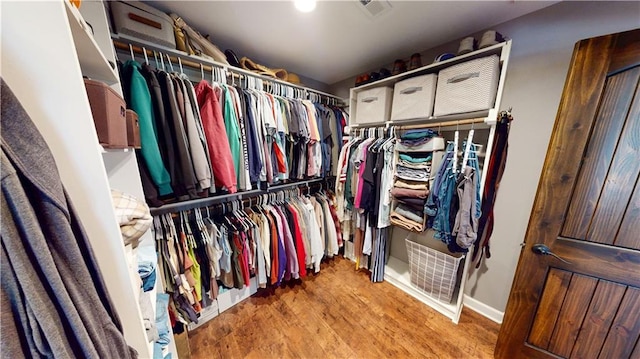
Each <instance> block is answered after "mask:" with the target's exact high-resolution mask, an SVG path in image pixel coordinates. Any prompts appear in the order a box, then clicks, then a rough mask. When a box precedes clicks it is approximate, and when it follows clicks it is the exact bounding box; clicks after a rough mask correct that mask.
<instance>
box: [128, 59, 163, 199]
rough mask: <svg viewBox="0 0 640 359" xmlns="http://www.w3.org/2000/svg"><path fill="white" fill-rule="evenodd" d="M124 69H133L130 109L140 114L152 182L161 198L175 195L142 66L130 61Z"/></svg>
mask: <svg viewBox="0 0 640 359" xmlns="http://www.w3.org/2000/svg"><path fill="white" fill-rule="evenodd" d="M124 67H125V68H126V67H131V87H130V94H131V95H130V99H129V102H130V103H129V107H131V109H132V110H134V111H135V112H136V113H137V114H138V123H139V125H140V144H141V149H140V152H141V154H142V158H143V159H144V162H145V164H146V165H147V168H148V169H149V175H150V177H151V180H152V181H153V183H155V185H156V186H157V187H158V194H159V195H161V196H164V195H168V194H171V193H173V190H172V189H171V177H170V176H169V172H167V169H166V168H165V166H164V163H163V162H162V157H161V156H160V147H158V139H157V138H158V137H157V136H156V132H155V130H154V125H153V122H154V119H153V104H152V103H151V94H150V93H149V87H148V86H147V81H146V80H145V78H144V76H142V74H141V73H140V68H141V65H140V64H139V63H137V62H135V61H132V60H129V61H127V62H126V63H125V64H124Z"/></svg>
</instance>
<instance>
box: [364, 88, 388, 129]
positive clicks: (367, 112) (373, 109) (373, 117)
mask: <svg viewBox="0 0 640 359" xmlns="http://www.w3.org/2000/svg"><path fill="white" fill-rule="evenodd" d="M392 97H393V89H392V88H391V87H376V88H372V89H370V90H365V91H362V92H360V93H358V95H357V104H356V116H355V123H356V124H367V123H383V122H386V121H389V116H390V115H391V99H392Z"/></svg>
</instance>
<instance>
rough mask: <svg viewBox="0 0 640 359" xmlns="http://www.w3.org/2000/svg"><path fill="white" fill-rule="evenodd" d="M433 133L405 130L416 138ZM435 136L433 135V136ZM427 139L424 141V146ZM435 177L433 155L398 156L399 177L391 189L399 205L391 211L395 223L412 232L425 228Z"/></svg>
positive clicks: (409, 154)
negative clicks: (432, 162) (432, 176)
mask: <svg viewBox="0 0 640 359" xmlns="http://www.w3.org/2000/svg"><path fill="white" fill-rule="evenodd" d="M426 136H432V133H431V131H430V130H420V131H412V132H409V133H405V134H404V135H403V137H401V138H402V141H404V139H409V140H415V139H419V138H420V139H421V138H425V137H426ZM430 138H431V137H430ZM424 143H425V142H420V145H424ZM430 176H431V155H430V154H418V153H415V154H414V153H401V154H399V155H398V162H397V166H396V180H395V182H394V184H393V188H392V189H391V195H392V196H393V197H394V199H395V206H394V208H393V210H392V213H391V222H392V223H393V224H395V225H397V226H400V227H403V228H406V229H408V230H411V231H418V232H422V231H423V230H424V223H425V221H424V205H425V201H426V198H427V197H428V196H429V179H430Z"/></svg>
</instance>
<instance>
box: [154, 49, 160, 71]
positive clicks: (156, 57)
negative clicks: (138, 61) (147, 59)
mask: <svg viewBox="0 0 640 359" xmlns="http://www.w3.org/2000/svg"><path fill="white" fill-rule="evenodd" d="M153 59H154V60H155V62H156V69H160V66H159V65H158V56H157V54H156V50H153Z"/></svg>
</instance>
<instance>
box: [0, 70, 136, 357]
mask: <svg viewBox="0 0 640 359" xmlns="http://www.w3.org/2000/svg"><path fill="white" fill-rule="evenodd" d="M0 83H1V89H0V96H1V106H0V110H1V111H2V114H1V116H0V119H1V124H0V127H2V134H1V136H2V138H1V140H2V150H1V152H0V161H1V166H2V196H1V198H2V201H1V213H2V226H1V228H0V231H1V234H2V235H1V236H0V237H1V241H2V248H1V250H0V266H1V269H2V270H1V271H0V275H1V283H2V287H1V288H2V290H1V291H0V302H1V304H2V309H3V310H2V313H1V314H0V315H1V317H0V320H2V339H3V340H2V346H1V352H0V353H1V356H2V357H3V358H11V357H22V358H32V357H43V356H48V357H83V358H84V357H87V358H136V357H137V353H136V351H135V349H133V348H131V347H129V346H128V345H127V342H126V340H125V337H124V334H123V332H122V325H121V323H120V317H119V316H118V313H117V312H116V310H115V307H114V306H113V304H112V303H111V300H110V295H109V292H108V290H107V287H106V285H105V284H104V281H103V278H102V273H101V271H100V267H98V264H97V262H96V260H95V258H94V255H93V250H92V248H91V244H90V241H89V239H88V238H87V235H86V233H85V232H84V229H83V228H82V223H81V222H80V221H79V218H78V216H77V214H76V211H75V209H74V208H73V206H72V204H71V202H70V200H69V198H68V196H67V193H66V191H65V189H64V187H63V185H62V181H61V179H60V175H59V173H58V169H57V167H56V163H55V159H54V157H53V155H52V154H51V151H50V149H49V147H48V146H47V144H46V142H45V140H44V138H43V137H42V135H41V134H40V132H38V129H37V128H36V126H35V124H34V123H33V121H32V120H31V119H30V118H29V116H28V114H27V112H26V111H25V109H24V108H23V106H22V105H21V104H20V102H19V101H18V99H17V98H16V97H15V95H14V94H13V92H12V90H11V89H10V88H9V86H8V85H7V84H6V83H5V82H4V80H0Z"/></svg>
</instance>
